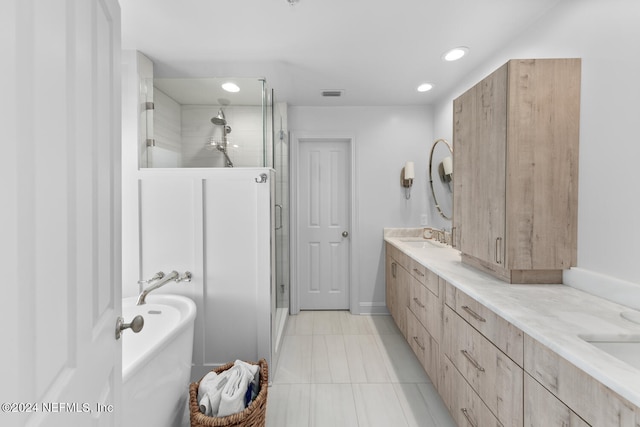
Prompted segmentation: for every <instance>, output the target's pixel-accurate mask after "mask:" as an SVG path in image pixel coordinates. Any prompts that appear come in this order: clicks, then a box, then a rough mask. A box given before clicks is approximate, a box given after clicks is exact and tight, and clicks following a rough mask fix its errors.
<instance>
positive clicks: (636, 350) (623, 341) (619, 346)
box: [580, 335, 640, 369]
mask: <svg viewBox="0 0 640 427" xmlns="http://www.w3.org/2000/svg"><path fill="white" fill-rule="evenodd" d="M580 338H582V339H583V340H584V341H586V342H588V343H589V344H591V345H592V346H594V347H596V348H599V349H600V350H602V351H604V352H605V353H607V354H610V355H611V356H613V357H615V358H616V359H619V360H621V361H623V362H625V363H626V364H628V365H631V366H633V367H634V368H636V369H640V335H583V336H580Z"/></svg>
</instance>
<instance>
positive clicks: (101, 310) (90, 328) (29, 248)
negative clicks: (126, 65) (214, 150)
mask: <svg viewBox="0 0 640 427" xmlns="http://www.w3.org/2000/svg"><path fill="white" fill-rule="evenodd" d="M0 28H2V31H3V34H4V36H3V37H0V51H1V52H2V53H3V60H2V65H1V66H0V92H1V93H2V94H3V96H2V100H1V101H0V120H2V123H1V126H0V128H1V129H2V133H3V140H4V141H3V144H2V146H3V158H4V162H3V167H2V168H0V191H1V193H0V198H1V199H2V201H3V207H2V209H0V227H1V228H0V235H1V236H2V238H1V239H0V248H1V253H0V255H1V256H0V259H1V261H0V262H1V263H2V264H1V268H2V272H3V274H4V275H5V276H4V278H3V281H4V285H3V287H2V288H3V295H2V298H1V299H0V301H2V302H1V304H2V306H1V307H0V309H1V312H2V315H3V319H5V322H4V325H3V340H4V342H5V344H4V345H3V350H2V352H0V378H2V384H1V385H0V390H1V396H0V401H1V402H6V403H8V404H9V406H7V405H5V406H3V411H1V412H0V425H3V426H5V425H6V426H9V425H11V426H98V425H100V426H102V425H104V426H118V425H120V424H121V423H120V420H119V419H118V417H119V411H120V409H121V402H120V401H119V399H120V389H121V381H122V373H121V347H120V344H119V342H117V341H116V340H115V334H114V331H115V323H116V318H117V317H118V315H119V313H120V305H121V298H120V295H121V271H120V270H121V243H120V241H121V237H120V85H119V76H120V66H121V65H120V9H119V5H118V2H117V0H83V1H65V0H46V1H32V0H7V1H3V2H1V3H0ZM12 404H13V405H12ZM98 405H102V406H98Z"/></svg>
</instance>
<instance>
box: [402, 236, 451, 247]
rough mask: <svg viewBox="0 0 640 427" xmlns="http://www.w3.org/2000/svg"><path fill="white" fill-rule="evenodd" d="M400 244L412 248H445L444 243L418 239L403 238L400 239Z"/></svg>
mask: <svg viewBox="0 0 640 427" xmlns="http://www.w3.org/2000/svg"><path fill="white" fill-rule="evenodd" d="M400 241H401V242H402V243H404V244H405V245H407V246H411V247H412V248H446V247H447V245H446V244H445V243H441V242H438V241H436V240H427V239H420V238H415V237H414V238H404V239H400Z"/></svg>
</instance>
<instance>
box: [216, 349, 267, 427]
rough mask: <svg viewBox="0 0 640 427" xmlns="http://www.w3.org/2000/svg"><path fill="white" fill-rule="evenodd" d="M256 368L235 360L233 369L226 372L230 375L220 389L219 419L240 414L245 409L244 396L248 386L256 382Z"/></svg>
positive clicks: (256, 366)
mask: <svg viewBox="0 0 640 427" xmlns="http://www.w3.org/2000/svg"><path fill="white" fill-rule="evenodd" d="M258 368H259V367H258V365H251V364H249V363H246V362H243V361H242V360H236V361H235V363H234V365H233V367H232V368H230V369H228V370H227V372H230V373H229V376H228V377H227V378H228V380H227V383H226V384H225V385H224V387H223V388H222V394H221V396H220V408H219V410H218V416H219V417H226V416H227V415H231V414H235V413H238V412H241V411H243V410H244V408H246V401H245V396H246V395H247V390H249V388H250V385H252V384H255V383H256V381H257V377H258V376H259V374H258V370H259V369H258ZM251 387H252V388H253V389H255V388H256V387H255V386H251ZM254 392H255V391H254ZM252 394H253V392H252ZM251 397H254V396H251Z"/></svg>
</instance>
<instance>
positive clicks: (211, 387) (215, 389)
mask: <svg viewBox="0 0 640 427" xmlns="http://www.w3.org/2000/svg"><path fill="white" fill-rule="evenodd" d="M229 374H230V372H229V369H227V370H226V371H224V372H222V373H221V374H220V375H218V374H216V373H215V372H213V371H211V372H209V373H208V374H207V375H205V376H204V378H202V380H201V381H200V386H199V387H198V405H199V406H200V412H202V413H203V414H205V415H207V416H209V417H215V416H217V415H218V408H219V407H220V396H221V395H222V389H223V387H224V386H225V385H226V384H227V381H228V380H229V379H228V377H229Z"/></svg>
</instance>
